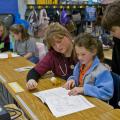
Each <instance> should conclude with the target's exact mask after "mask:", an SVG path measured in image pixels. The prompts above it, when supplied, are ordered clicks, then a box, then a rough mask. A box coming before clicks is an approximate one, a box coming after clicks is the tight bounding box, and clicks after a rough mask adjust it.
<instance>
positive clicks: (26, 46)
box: [10, 24, 39, 63]
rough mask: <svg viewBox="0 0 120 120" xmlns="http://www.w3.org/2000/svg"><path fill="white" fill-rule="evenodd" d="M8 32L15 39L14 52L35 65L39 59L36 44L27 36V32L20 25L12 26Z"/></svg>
mask: <svg viewBox="0 0 120 120" xmlns="http://www.w3.org/2000/svg"><path fill="white" fill-rule="evenodd" d="M10 32H11V33H12V35H13V37H14V39H15V43H14V51H15V52H17V54H19V55H21V56H23V57H25V58H26V59H28V60H30V61H31V62H33V63H37V62H38V61H39V58H38V49H37V46H36V42H35V40H34V39H32V38H31V37H30V36H29V34H28V32H27V30H26V29H25V28H24V27H23V26H22V25H17V24H14V25H12V26H11V28H10Z"/></svg>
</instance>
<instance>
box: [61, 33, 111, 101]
mask: <svg viewBox="0 0 120 120" xmlns="http://www.w3.org/2000/svg"><path fill="white" fill-rule="evenodd" d="M98 48H99V44H98V40H96V38H94V37H93V36H92V35H90V34H86V33H84V34H81V35H79V36H78V37H77V38H76V39H75V51H76V55H77V58H78V60H79V62H78V63H77V64H76V66H75V68H74V71H73V75H72V76H70V77H69V78H68V80H67V82H66V83H65V84H64V86H63V87H65V88H66V89H71V90H70V92H69V93H68V94H69V95H77V94H83V95H88V96H92V97H96V98H99V99H101V100H104V101H108V100H110V98H111V97H112V96H113V79H112V76H111V74H110V71H109V70H108V69H107V67H105V65H104V64H103V63H101V62H100V59H99V58H98V57H99V56H97V55H98V54H99V53H98V52H99V50H98Z"/></svg>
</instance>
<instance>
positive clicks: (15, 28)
mask: <svg viewBox="0 0 120 120" xmlns="http://www.w3.org/2000/svg"><path fill="white" fill-rule="evenodd" d="M10 31H11V32H13V33H15V34H19V33H21V37H22V40H28V39H29V34H28V32H27V30H26V29H25V28H24V26H23V25H18V24H14V25H12V26H11V27H10Z"/></svg>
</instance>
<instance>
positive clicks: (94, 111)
mask: <svg viewBox="0 0 120 120" xmlns="http://www.w3.org/2000/svg"><path fill="white" fill-rule="evenodd" d="M31 65H33V66H34V64H32V63H31V62H29V61H27V60H26V59H25V58H23V57H18V58H9V59H4V60H0V68H1V69H0V75H1V77H0V79H1V80H2V81H3V84H4V85H5V87H6V88H7V89H8V91H9V92H10V93H11V95H12V96H13V97H14V99H15V100H16V101H17V102H18V104H19V105H20V107H21V108H22V109H23V111H24V112H25V113H26V114H27V115H28V117H29V118H31V119H32V120H39V119H41V120H75V119H80V120H84V119H89V118H91V117H94V116H98V115H101V114H103V113H105V112H108V111H111V110H112V109H113V107H112V106H110V105H108V104H107V103H105V102H103V101H101V100H98V99H96V98H93V97H86V98H87V99H88V100H89V101H90V102H91V103H93V104H94V105H95V106H96V107H94V108H90V109H87V110H84V111H80V112H76V113H73V114H70V115H66V116H63V117H58V118H56V117H54V116H53V114H52V113H51V112H50V110H49V109H48V107H47V106H46V105H45V104H43V103H42V102H41V101H40V99H38V98H37V97H35V96H34V95H33V94H32V93H34V92H37V91H41V90H46V89H50V88H54V87H58V86H54V85H53V84H52V83H51V81H50V78H45V79H41V80H39V83H38V87H37V89H36V90H34V91H28V90H27V89H26V82H25V81H26V75H27V71H26V72H17V71H15V70H14V69H16V68H20V67H24V66H31ZM61 81H62V82H61V85H62V84H64V83H65V81H64V80H61ZM10 82H17V83H18V84H19V85H20V86H21V87H22V88H23V89H24V92H21V93H15V92H14V91H13V90H12V89H11V88H10V86H9V85H8V83H10ZM61 85H60V86H61Z"/></svg>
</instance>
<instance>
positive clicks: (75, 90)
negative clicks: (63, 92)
mask: <svg viewBox="0 0 120 120" xmlns="http://www.w3.org/2000/svg"><path fill="white" fill-rule="evenodd" d="M77 94H83V87H75V88H73V89H72V90H71V91H70V92H69V93H68V95H77Z"/></svg>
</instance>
